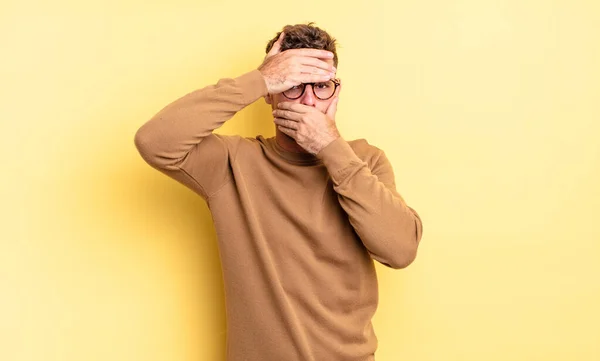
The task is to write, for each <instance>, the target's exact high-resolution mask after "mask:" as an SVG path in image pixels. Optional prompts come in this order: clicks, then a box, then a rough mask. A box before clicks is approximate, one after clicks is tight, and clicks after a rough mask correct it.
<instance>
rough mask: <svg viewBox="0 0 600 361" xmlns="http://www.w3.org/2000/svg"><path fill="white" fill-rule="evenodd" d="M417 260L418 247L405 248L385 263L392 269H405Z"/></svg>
mask: <svg viewBox="0 0 600 361" xmlns="http://www.w3.org/2000/svg"><path fill="white" fill-rule="evenodd" d="M416 258H417V245H416V244H414V245H411V246H405V247H402V249H401V250H400V251H399V252H396V254H394V255H393V256H392V257H390V259H389V260H388V262H386V263H384V264H385V265H386V266H387V267H389V268H392V269H403V268H406V267H408V266H410V265H411V264H412V263H413V262H414V260H415V259H416Z"/></svg>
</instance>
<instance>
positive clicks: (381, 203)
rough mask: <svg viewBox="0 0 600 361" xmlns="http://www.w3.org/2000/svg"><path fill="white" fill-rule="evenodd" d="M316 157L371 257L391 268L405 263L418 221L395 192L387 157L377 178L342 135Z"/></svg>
mask: <svg viewBox="0 0 600 361" xmlns="http://www.w3.org/2000/svg"><path fill="white" fill-rule="evenodd" d="M317 156H318V157H319V158H321V159H322V160H323V163H324V164H325V166H326V167H327V169H328V171H329V173H330V175H331V178H332V180H333V184H334V185H333V187H334V190H335V191H336V192H337V193H338V200H339V202H340V205H341V206H342V208H343V209H344V210H345V212H346V213H347V214H348V219H349V221H350V223H351V225H352V227H353V228H354V230H355V231H356V233H357V235H358V236H359V237H360V239H361V240H362V242H363V244H364V245H365V247H366V248H367V250H368V251H369V253H370V254H371V256H372V258H373V259H375V260H377V261H379V262H381V263H383V264H385V265H387V266H389V267H392V268H404V267H406V266H408V265H409V264H410V263H411V262H412V261H413V260H414V258H415V257H416V252H417V247H418V244H419V241H420V239H421V235H422V223H421V219H420V218H419V216H418V214H417V213H416V212H415V211H414V210H413V209H412V208H410V207H408V206H407V205H406V203H405V202H404V200H403V199H402V197H401V196H400V195H399V194H398V192H397V191H396V189H395V185H394V182H393V176H392V175H391V166H390V165H389V164H387V159H386V161H385V162H381V163H382V164H383V165H384V166H382V168H381V172H380V173H381V174H380V175H379V177H380V178H382V179H380V178H379V177H378V176H377V175H375V174H374V173H373V172H372V171H371V170H370V169H369V167H368V165H367V163H366V162H364V161H362V160H361V159H360V158H358V157H357V156H356V154H354V151H353V150H352V148H351V147H350V145H349V144H348V143H347V142H346V141H345V140H343V139H342V138H339V139H337V140H336V141H334V142H333V143H331V144H330V145H329V146H328V147H326V148H324V149H323V150H322V151H321V152H320V153H319V154H318V155H317Z"/></svg>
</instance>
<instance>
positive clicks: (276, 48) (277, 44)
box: [266, 31, 285, 58]
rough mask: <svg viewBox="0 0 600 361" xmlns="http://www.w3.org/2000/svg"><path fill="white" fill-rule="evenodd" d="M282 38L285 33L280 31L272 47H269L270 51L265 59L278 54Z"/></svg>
mask: <svg viewBox="0 0 600 361" xmlns="http://www.w3.org/2000/svg"><path fill="white" fill-rule="evenodd" d="M284 36H285V33H284V32H283V31H282V32H281V34H279V38H277V41H276V42H275V44H273V46H272V47H271V50H269V52H268V53H267V56H266V57H267V58H270V57H272V56H273V55H275V54H277V53H279V51H280V50H281V42H282V41H283V37H284Z"/></svg>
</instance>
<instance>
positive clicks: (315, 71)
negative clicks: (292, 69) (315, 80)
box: [297, 65, 335, 78]
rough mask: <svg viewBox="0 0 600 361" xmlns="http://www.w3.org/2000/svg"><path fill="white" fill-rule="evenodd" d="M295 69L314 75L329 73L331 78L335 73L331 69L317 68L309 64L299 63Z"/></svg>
mask: <svg viewBox="0 0 600 361" xmlns="http://www.w3.org/2000/svg"><path fill="white" fill-rule="evenodd" d="M297 69H298V71H299V72H300V73H306V74H314V75H329V76H330V77H331V78H333V77H335V73H334V72H333V71H331V70H325V69H321V68H317V67H315V66H311V65H300V66H299V67H298V68H297Z"/></svg>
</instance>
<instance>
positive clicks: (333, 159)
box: [316, 137, 364, 183]
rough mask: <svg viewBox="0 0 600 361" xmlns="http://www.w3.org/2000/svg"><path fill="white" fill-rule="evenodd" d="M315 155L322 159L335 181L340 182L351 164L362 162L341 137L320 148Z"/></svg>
mask: <svg viewBox="0 0 600 361" xmlns="http://www.w3.org/2000/svg"><path fill="white" fill-rule="evenodd" d="M316 157H317V158H319V159H321V160H322V161H323V164H324V165H325V167H326V168H327V171H328V172H329V174H330V175H331V177H332V178H333V180H334V182H335V183H339V182H341V180H342V179H344V177H345V176H346V175H347V173H348V172H349V171H350V170H351V169H352V168H353V166H356V165H360V164H362V163H364V162H363V161H362V160H361V159H360V158H359V157H358V156H357V155H356V153H354V150H353V149H352V147H350V144H348V142H346V140H344V138H342V137H339V138H337V139H336V140H334V141H333V142H331V143H329V144H328V145H327V146H326V147H325V148H323V149H321V151H320V152H319V153H317V154H316Z"/></svg>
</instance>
